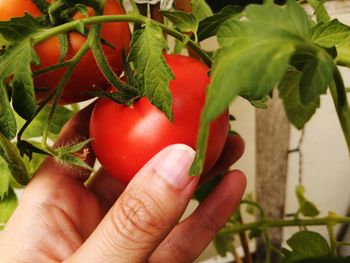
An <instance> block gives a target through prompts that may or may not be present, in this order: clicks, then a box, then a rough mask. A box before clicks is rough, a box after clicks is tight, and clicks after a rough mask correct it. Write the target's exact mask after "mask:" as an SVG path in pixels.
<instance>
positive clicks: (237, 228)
mask: <svg viewBox="0 0 350 263" xmlns="http://www.w3.org/2000/svg"><path fill="white" fill-rule="evenodd" d="M329 222H333V224H350V217H342V216H337V217H335V216H326V217H320V218H307V219H301V218H298V219H290V220H288V219H283V220H269V219H262V220H259V221H257V222H252V223H246V224H242V225H240V224H237V225H234V226H228V227H226V228H224V229H222V230H221V231H220V234H228V233H232V234H235V233H239V232H242V231H246V230H250V229H254V228H264V227H267V228H272V227H291V226H321V225H327V224H329Z"/></svg>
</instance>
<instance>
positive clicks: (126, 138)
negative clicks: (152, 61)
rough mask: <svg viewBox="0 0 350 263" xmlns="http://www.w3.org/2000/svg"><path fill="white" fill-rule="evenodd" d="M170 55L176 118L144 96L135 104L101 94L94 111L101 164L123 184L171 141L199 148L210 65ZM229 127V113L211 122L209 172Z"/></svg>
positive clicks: (94, 138)
mask: <svg viewBox="0 0 350 263" xmlns="http://www.w3.org/2000/svg"><path fill="white" fill-rule="evenodd" d="M165 58H166V61H167V63H168V65H169V67H170V69H171V70H172V72H173V74H174V76H175V80H172V81H170V91H171V93H172V97H173V108H172V109H173V114H174V122H173V123H171V122H170V121H169V120H168V119H167V118H166V117H165V115H164V114H163V113H162V112H161V111H159V110H158V109H157V108H156V107H155V106H153V105H152V104H151V103H150V102H149V101H148V100H147V98H142V99H140V100H139V101H138V102H136V103H134V105H133V106H132V107H128V106H124V105H121V104H117V103H115V102H113V101H112V100H108V99H99V100H98V101H97V104H96V106H95V108H94V111H93V113H92V117H91V122H90V137H91V138H92V149H93V151H94V152H95V154H96V157H97V159H98V160H99V161H100V162H101V164H102V166H103V167H104V168H105V169H106V170H107V171H108V172H109V173H111V174H112V175H113V176H115V177H116V178H118V179H119V180H120V181H122V182H124V183H128V182H129V181H130V180H131V179H132V177H133V176H134V175H135V174H136V173H137V172H138V170H140V169H141V168H142V166H143V165H144V164H145V163H146V162H147V161H148V160H149V159H151V157H152V156H154V155H155V154H156V153H157V152H159V151H160V150H161V149H163V148H164V147H166V146H168V145H171V144H176V143H184V144H187V145H189V146H191V147H192V148H194V149H195V148H196V142H197V133H198V129H199V122H200V114H201V111H202V109H203V106H204V103H205V93H206V87H207V85H208V84H209V81H210V78H209V77H208V71H209V68H208V67H207V66H205V65H203V64H202V63H200V62H198V61H197V60H195V59H193V58H189V57H185V56H180V55H166V56H165ZM228 127H229V118H228V112H225V113H224V114H222V115H221V116H219V117H218V118H217V119H216V120H214V121H213V122H212V124H211V127H210V136H209V143H208V149H207V153H206V162H205V171H208V169H210V168H211V167H212V166H213V164H214V163H215V162H216V161H217V159H218V157H219V155H220V153H221V152H222V150H223V147H224V144H225V141H226V138H227V135H228Z"/></svg>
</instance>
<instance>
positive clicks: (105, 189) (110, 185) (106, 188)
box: [87, 168, 126, 212]
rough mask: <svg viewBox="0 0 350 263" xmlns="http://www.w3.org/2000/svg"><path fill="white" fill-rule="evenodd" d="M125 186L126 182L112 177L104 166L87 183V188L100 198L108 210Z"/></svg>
mask: <svg viewBox="0 0 350 263" xmlns="http://www.w3.org/2000/svg"><path fill="white" fill-rule="evenodd" d="M125 187H126V185H125V184H123V183H121V182H119V181H118V180H117V179H116V178H114V177H112V176H111V175H110V174H109V173H108V172H107V171H106V170H105V169H103V168H100V169H99V170H98V171H97V173H96V174H95V175H94V178H92V179H91V181H90V182H89V184H88V185H87V188H88V189H89V190H90V191H91V192H92V193H94V194H95V195H96V196H97V197H98V198H99V200H100V202H101V205H102V206H103V207H104V208H105V211H106V212H107V211H108V210H109V209H110V208H111V207H112V205H113V204H114V203H115V201H116V200H117V199H118V197H119V196H120V195H121V194H122V193H123V192H124V190H125Z"/></svg>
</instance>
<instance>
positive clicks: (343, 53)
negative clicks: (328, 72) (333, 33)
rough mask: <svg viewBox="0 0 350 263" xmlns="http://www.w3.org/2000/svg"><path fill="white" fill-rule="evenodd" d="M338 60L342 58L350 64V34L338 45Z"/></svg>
mask: <svg viewBox="0 0 350 263" xmlns="http://www.w3.org/2000/svg"><path fill="white" fill-rule="evenodd" d="M337 54H338V56H337V60H339V59H341V60H342V61H346V62H347V63H349V64H350V36H348V37H347V38H345V39H344V40H343V41H341V42H340V43H339V45H338V46H337Z"/></svg>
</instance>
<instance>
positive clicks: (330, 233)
mask: <svg viewBox="0 0 350 263" xmlns="http://www.w3.org/2000/svg"><path fill="white" fill-rule="evenodd" d="M327 231H328V236H329V242H330V244H331V254H332V256H334V257H336V256H337V240H336V239H335V237H334V223H333V221H331V222H329V223H328V224H327Z"/></svg>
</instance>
